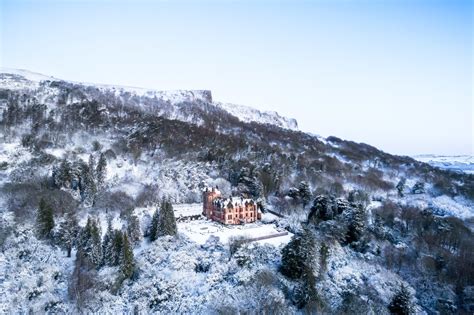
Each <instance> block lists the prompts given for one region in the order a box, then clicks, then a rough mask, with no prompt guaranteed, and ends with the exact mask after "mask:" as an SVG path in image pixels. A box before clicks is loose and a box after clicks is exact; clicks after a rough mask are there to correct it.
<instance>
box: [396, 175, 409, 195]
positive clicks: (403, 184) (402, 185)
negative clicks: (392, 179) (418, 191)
mask: <svg viewBox="0 0 474 315" xmlns="http://www.w3.org/2000/svg"><path fill="white" fill-rule="evenodd" d="M406 182H407V179H406V178H405V177H402V178H401V179H400V181H399V182H398V184H397V186H396V188H397V192H398V196H399V197H403V196H404V195H405V187H406Z"/></svg>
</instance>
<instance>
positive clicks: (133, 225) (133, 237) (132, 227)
mask: <svg viewBox="0 0 474 315" xmlns="http://www.w3.org/2000/svg"><path fill="white" fill-rule="evenodd" d="M127 233H128V236H129V238H130V242H131V243H132V244H138V243H139V242H140V241H141V238H142V233H141V230H140V221H139V220H138V217H137V216H136V215H130V216H129V217H128V224H127Z"/></svg>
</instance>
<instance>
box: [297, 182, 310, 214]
mask: <svg viewBox="0 0 474 315" xmlns="http://www.w3.org/2000/svg"><path fill="white" fill-rule="evenodd" d="M298 196H299V198H300V200H301V202H302V203H303V208H305V207H306V205H307V204H308V203H309V201H310V199H311V191H310V189H309V185H308V183H307V182H301V183H300V184H299V186H298Z"/></svg>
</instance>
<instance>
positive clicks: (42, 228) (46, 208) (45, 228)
mask: <svg viewBox="0 0 474 315" xmlns="http://www.w3.org/2000/svg"><path fill="white" fill-rule="evenodd" d="M36 228H37V231H38V236H39V237H40V238H50V237H51V231H52V230H53V228H54V215H53V208H52V207H51V206H50V205H49V204H47V203H46V201H45V200H44V199H43V198H41V200H40V202H39V206H38V213H37V216H36Z"/></svg>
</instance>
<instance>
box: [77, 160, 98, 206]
mask: <svg viewBox="0 0 474 315" xmlns="http://www.w3.org/2000/svg"><path fill="white" fill-rule="evenodd" d="M80 171H81V177H80V182H79V190H80V193H81V199H82V201H83V202H84V203H86V204H87V205H89V206H92V205H93V204H94V200H95V196H96V193H97V187H96V185H95V181H94V177H93V173H92V172H91V170H90V169H89V166H88V165H87V164H85V163H82V164H81V165H80Z"/></svg>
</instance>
